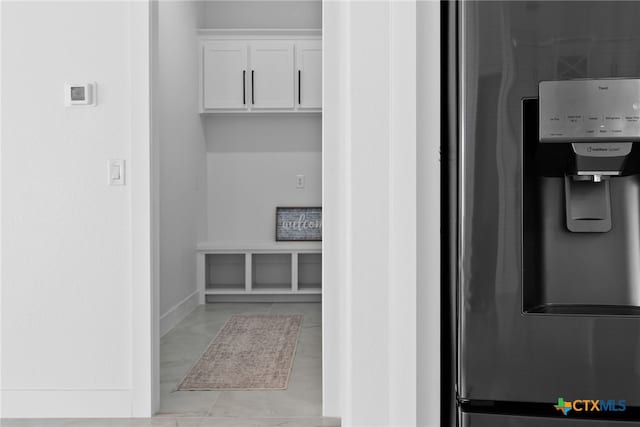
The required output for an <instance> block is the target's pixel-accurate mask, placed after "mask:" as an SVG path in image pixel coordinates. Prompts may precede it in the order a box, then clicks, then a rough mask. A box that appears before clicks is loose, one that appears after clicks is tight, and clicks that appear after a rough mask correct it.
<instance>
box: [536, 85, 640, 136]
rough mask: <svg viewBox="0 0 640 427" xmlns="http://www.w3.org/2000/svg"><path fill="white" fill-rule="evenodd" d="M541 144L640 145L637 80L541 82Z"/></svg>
mask: <svg viewBox="0 0 640 427" xmlns="http://www.w3.org/2000/svg"><path fill="white" fill-rule="evenodd" d="M538 92H539V108H540V117H539V119H540V128H539V132H540V142H564V143H567V142H596V141H597V142H635V141H640V79H594V80H564V81H546V82H540V84H539V86H538Z"/></svg>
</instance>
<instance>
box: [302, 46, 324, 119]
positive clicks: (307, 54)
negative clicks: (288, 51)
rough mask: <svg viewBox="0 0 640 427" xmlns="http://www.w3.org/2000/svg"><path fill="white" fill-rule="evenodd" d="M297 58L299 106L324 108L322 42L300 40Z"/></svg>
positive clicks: (303, 107)
mask: <svg viewBox="0 0 640 427" xmlns="http://www.w3.org/2000/svg"><path fill="white" fill-rule="evenodd" d="M296 60H297V61H296V62H297V76H296V80H297V85H296V87H297V99H296V101H297V103H298V108H300V109H307V108H313V109H319V108H322V42H321V41H320V40H318V41H308V42H299V43H298V44H297V45H296Z"/></svg>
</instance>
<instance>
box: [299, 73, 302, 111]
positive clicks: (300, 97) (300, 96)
mask: <svg viewBox="0 0 640 427" xmlns="http://www.w3.org/2000/svg"><path fill="white" fill-rule="evenodd" d="M301 75H302V71H300V70H298V105H300V104H302V102H301V99H302V95H301V93H302V91H301V90H300V87H301V85H300V80H301V77H300V76H301Z"/></svg>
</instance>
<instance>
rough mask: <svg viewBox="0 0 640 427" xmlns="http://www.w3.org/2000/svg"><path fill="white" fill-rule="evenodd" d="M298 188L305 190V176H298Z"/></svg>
mask: <svg viewBox="0 0 640 427" xmlns="http://www.w3.org/2000/svg"><path fill="white" fill-rule="evenodd" d="M296 188H304V175H296Z"/></svg>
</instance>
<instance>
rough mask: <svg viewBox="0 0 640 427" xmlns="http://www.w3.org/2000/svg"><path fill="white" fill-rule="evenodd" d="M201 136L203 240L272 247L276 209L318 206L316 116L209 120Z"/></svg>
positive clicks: (318, 127)
mask: <svg viewBox="0 0 640 427" xmlns="http://www.w3.org/2000/svg"><path fill="white" fill-rule="evenodd" d="M206 134H207V139H208V150H209V151H208V153H207V175H208V178H207V183H208V188H207V213H208V231H209V232H208V236H209V238H208V240H210V241H234V240H235V241H273V240H274V238H275V208H276V206H321V205H322V193H321V192H322V170H321V167H322V158H321V153H320V150H321V136H322V129H321V118H320V115H319V114H304V115H299V116H298V115H296V116H293V115H286V114H278V115H275V116H272V115H254V116H251V117H243V116H239V115H234V116H222V117H220V116H212V117H210V118H208V119H207V120H206ZM299 174H302V175H304V176H305V188H303V189H298V188H296V175H299Z"/></svg>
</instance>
